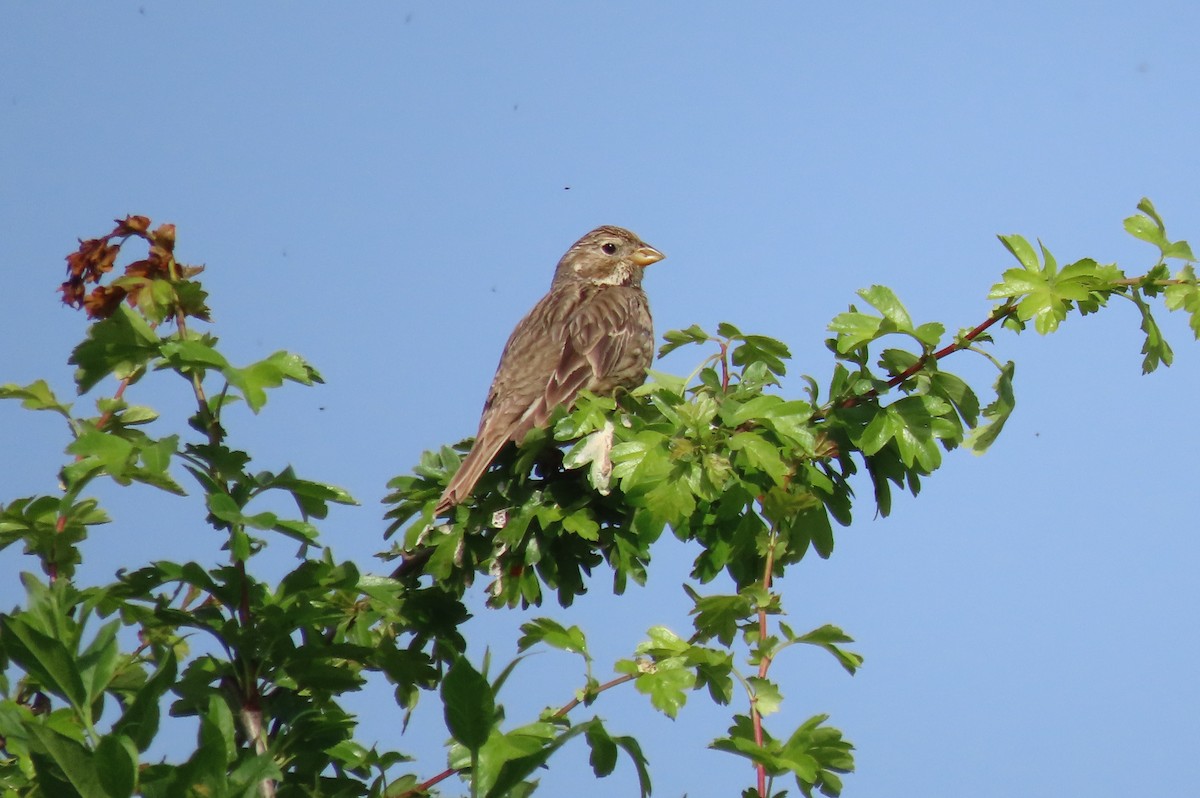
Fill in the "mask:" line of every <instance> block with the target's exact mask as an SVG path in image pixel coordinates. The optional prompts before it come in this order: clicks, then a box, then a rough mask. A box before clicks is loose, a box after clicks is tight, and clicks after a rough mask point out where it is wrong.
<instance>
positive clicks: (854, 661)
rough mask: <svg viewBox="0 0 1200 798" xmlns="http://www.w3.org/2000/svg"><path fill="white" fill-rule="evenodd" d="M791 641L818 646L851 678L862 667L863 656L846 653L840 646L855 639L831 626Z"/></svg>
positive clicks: (827, 625) (825, 626)
mask: <svg viewBox="0 0 1200 798" xmlns="http://www.w3.org/2000/svg"><path fill="white" fill-rule="evenodd" d="M789 637H790V636H789ZM790 639H791V641H792V642H796V643H807V644H808V645H812V646H817V647H818V648H822V649H824V650H826V651H828V652H829V653H830V654H832V655H833V657H834V658H835V659H836V660H837V661H838V664H839V665H841V666H842V667H843V668H845V669H846V672H847V673H849V674H850V675H851V676H853V675H854V674H855V673H856V672H857V671H858V669H859V668H860V667H862V663H863V658H862V656H861V655H859V654H855V653H854V652H852V651H845V650H844V649H842V648H841V647H840V645H839V644H841V643H853V642H854V638H852V637H850V636H849V635H848V634H846V633H845V632H843V631H842V630H841V629H839V628H838V627H836V626H833V625H831V624H825V625H824V626H822V627H820V628H817V629H813V630H812V631H811V632H808V633H807V634H803V635H800V636H798V637H790Z"/></svg>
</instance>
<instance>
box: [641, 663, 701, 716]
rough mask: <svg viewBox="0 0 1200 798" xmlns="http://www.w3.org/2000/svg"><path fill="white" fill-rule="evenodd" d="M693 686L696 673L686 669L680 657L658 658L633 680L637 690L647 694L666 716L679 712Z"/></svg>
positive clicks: (656, 707) (654, 705) (653, 704)
mask: <svg viewBox="0 0 1200 798" xmlns="http://www.w3.org/2000/svg"><path fill="white" fill-rule="evenodd" d="M695 686H696V674H695V673H693V672H692V671H691V670H688V669H687V667H686V663H685V662H684V660H683V659H682V658H681V657H673V658H670V659H664V660H659V661H657V662H655V663H654V664H653V666H652V667H651V668H650V670H648V671H647V672H644V673H642V675H641V676H639V677H638V678H637V679H635V680H634V687H636V688H637V691H638V692H639V693H642V694H644V695H647V696H649V697H650V703H651V705H652V706H653V707H654V708H655V709H657V710H658V711H659V712H661V713H663V714H664V715H666V716H667V717H668V718H674V717H675V716H677V715H678V714H679V710H680V708H682V707H683V705H684V704H685V703H687V694H688V692H689V691H690V690H691V689H692V688H693V687H695Z"/></svg>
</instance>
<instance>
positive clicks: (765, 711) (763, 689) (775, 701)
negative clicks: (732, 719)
mask: <svg viewBox="0 0 1200 798" xmlns="http://www.w3.org/2000/svg"><path fill="white" fill-rule="evenodd" d="M746 682H747V683H748V684H749V685H750V688H751V689H752V690H753V691H754V697H753V698H752V699H751V703H752V704H753V706H754V708H755V709H757V710H758V714H760V715H762V716H763V717H766V716H767V715H773V714H775V713H776V712H778V711H779V707H780V705H781V704H782V703H783V694H782V693H780V692H779V686H778V685H777V684H775V683H774V682H772V681H770V680H768V679H762V678H759V677H758V676H749V677H747V678H746Z"/></svg>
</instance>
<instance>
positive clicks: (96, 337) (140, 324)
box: [68, 304, 159, 394]
mask: <svg viewBox="0 0 1200 798" xmlns="http://www.w3.org/2000/svg"><path fill="white" fill-rule="evenodd" d="M158 343H159V342H158V336H157V335H156V334H155V333H154V330H153V329H151V327H150V325H149V324H147V323H146V320H145V319H143V318H142V317H141V316H140V315H139V314H138V313H137V312H136V311H134V310H132V309H130V308H129V307H127V306H126V305H124V304H122V305H119V306H118V307H117V311H116V312H115V313H113V315H112V316H110V317H109V318H107V319H104V320H103V321H98V322H96V323H94V324H93V325H92V326H90V327H89V328H88V333H87V338H86V339H85V340H84V341H83V343H81V344H79V346H77V347H75V350H74V351H73V352H72V353H71V357H70V359H69V360H68V362H69V363H70V364H71V365H73V366H78V368H77V369H76V371H75V384H76V387H77V388H78V390H79V393H81V394H82V393H86V392H87V391H89V390H91V389H92V388H93V387H94V386H95V385H96V383H98V382H100V380H102V379H104V378H105V377H107V376H108V375H109V374H113V375H115V376H116V377H117V378H118V379H120V378H123V377H128V376H130V375H132V374H133V373H134V372H135V371H136V370H137V369H138V368H140V367H141V366H142V365H144V364H145V363H146V362H147V361H148V360H150V359H151V358H152V357H155V356H157V355H158Z"/></svg>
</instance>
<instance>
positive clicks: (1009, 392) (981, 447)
mask: <svg viewBox="0 0 1200 798" xmlns="http://www.w3.org/2000/svg"><path fill="white" fill-rule="evenodd" d="M1016 368H1017V366H1016V364H1015V363H1013V362H1012V361H1011V360H1010V361H1008V363H1006V364H1005V365H1004V367H1003V368H1001V369H1000V375H999V376H998V377H997V378H996V383H995V391H996V398H995V399H994V400H992V402H991V403H990V404H988V406H987V407H985V408H984V409H983V418H984V419H985V422H986V423H983V424H980V425H979V426H977V427H975V429H974V430H972V431H971V434H970V435H968V436H967V437H966V439H965V441H964V443H965V444H966V446H967V447H968V448H970V450H971V451H973V452H974V453H975V454H983V453H984V452H985V451H987V449H988V447H989V446H991V445H992V444H993V443H995V441H996V438H997V437H998V436H999V435H1000V432H1001V431H1002V430H1003V429H1004V425H1005V423H1006V422H1007V421H1008V418H1009V416H1011V415H1012V412H1013V410H1014V409H1015V408H1016V405H1017V400H1016V396H1015V394H1014V393H1013V387H1012V381H1013V376H1014V374H1015V373H1016Z"/></svg>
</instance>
